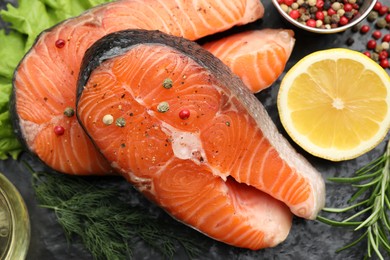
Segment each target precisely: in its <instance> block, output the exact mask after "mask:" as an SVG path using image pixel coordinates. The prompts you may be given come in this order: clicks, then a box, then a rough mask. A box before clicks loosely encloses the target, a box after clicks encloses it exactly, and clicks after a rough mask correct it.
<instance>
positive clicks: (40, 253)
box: [0, 0, 390, 260]
mask: <svg viewBox="0 0 390 260" xmlns="http://www.w3.org/2000/svg"><path fill="white" fill-rule="evenodd" d="M5 2H13V1H0V7H1V8H4V6H5ZM263 2H264V5H265V8H266V14H265V17H264V18H263V19H261V20H260V21H258V22H256V23H254V24H251V25H248V26H245V27H243V28H235V29H233V30H231V31H232V32H234V31H240V30H243V29H248V28H259V29H260V28H291V29H294V31H295V34H296V45H295V48H294V51H293V54H292V56H291V58H290V60H289V62H288V64H287V67H286V70H285V71H287V70H288V69H289V68H290V67H291V66H292V65H293V64H295V63H296V62H297V61H298V60H299V59H301V58H302V57H304V56H305V55H307V54H309V53H311V52H313V51H316V50H322V49H328V48H334V47H348V48H351V49H354V50H358V51H362V50H364V49H365V43H366V41H367V39H368V38H369V37H370V35H371V34H370V33H369V34H366V35H364V36H362V35H361V34H359V33H354V32H352V31H351V30H348V31H346V32H343V33H339V34H334V35H316V34H312V33H307V32H304V31H301V30H298V29H296V28H292V27H291V26H290V25H289V24H286V23H284V21H282V20H281V17H280V15H279V14H278V13H277V11H276V10H275V9H274V7H273V6H272V4H271V3H270V2H271V1H269V0H264V1H263ZM382 2H383V3H388V4H389V3H390V1H389V0H386V1H382ZM1 26H3V24H1ZM348 38H353V39H354V40H355V41H354V43H353V44H352V45H351V46H347V45H346V41H347V39H348ZM282 77H283V75H282V76H281V77H280V78H282ZM279 83H280V81H277V82H276V83H275V84H274V85H273V86H272V87H270V88H269V89H267V90H265V91H263V92H262V93H260V94H257V97H258V98H259V100H260V101H261V102H262V103H263V104H264V105H265V107H266V109H267V110H268V112H269V114H270V115H271V117H272V119H273V120H274V122H275V124H276V125H277V127H278V128H279V130H280V131H281V132H282V133H283V134H284V135H285V136H286V137H287V138H288V136H287V135H286V133H285V132H284V130H283V128H282V126H281V124H280V121H279V118H278V113H277V109H276V95H277V92H278V87H279ZM387 139H388V138H386V140H385V141H384V142H382V143H381V144H380V145H379V146H378V147H376V148H375V149H374V150H373V151H371V152H369V153H367V154H365V155H363V156H360V157H359V158H357V159H354V160H349V161H346V162H339V163H333V162H328V161H325V160H322V159H318V158H314V157H312V156H310V155H308V154H307V153H305V152H304V151H302V150H301V149H300V148H299V147H297V146H296V145H294V146H295V147H296V149H297V150H298V151H299V152H301V153H302V154H303V155H304V156H305V157H307V158H308V159H309V160H310V162H311V163H312V164H313V165H314V166H315V167H316V168H317V169H318V170H319V171H320V172H321V173H322V174H323V176H324V178H327V177H330V176H350V175H352V174H353V172H354V171H355V170H356V169H358V168H359V167H361V166H363V165H364V164H365V163H367V162H368V161H370V160H371V159H373V158H374V157H376V156H378V155H380V154H381V153H382V152H383V151H384V147H385V142H386V141H387ZM289 140H290V139H289ZM21 160H27V161H28V162H29V163H31V164H32V165H33V166H34V167H35V169H41V168H42V165H41V164H40V163H39V162H38V161H37V160H35V159H33V158H31V157H30V156H29V155H27V154H23V155H22V157H21V158H20V160H19V161H13V160H6V161H0V172H2V173H4V174H5V175H6V176H7V177H8V178H9V180H10V181H11V182H13V183H14V184H15V186H16V187H17V188H18V189H19V191H20V193H21V194H22V196H23V198H24V199H25V201H26V204H27V207H28V211H29V214H30V221H31V243H30V249H29V253H28V259H71V258H72V259H73V258H74V259H91V258H92V257H91V256H90V254H89V253H88V252H87V251H86V250H85V249H84V247H83V245H82V244H81V243H79V242H78V241H77V240H76V241H75V242H73V243H71V244H70V245H68V243H67V241H66V238H65V236H64V234H63V231H62V229H61V227H60V226H59V225H58V224H57V222H56V219H55V216H54V214H53V213H52V212H51V211H49V210H46V209H42V208H40V207H39V206H38V205H37V201H36V198H35V195H34V191H33V189H32V187H31V175H30V173H29V172H28V171H27V169H26V168H25V167H24V166H23V164H22V163H21ZM113 185H120V186H121V188H122V189H123V190H125V191H126V190H128V192H129V193H130V195H131V196H134V197H135V198H138V197H139V195H138V194H136V193H135V191H134V190H133V189H132V188H131V187H130V185H129V184H127V183H124V182H122V181H121V180H114V181H113ZM132 193H133V194H132ZM350 193H351V189H350V187H349V186H348V185H340V184H333V183H329V182H327V206H328V207H337V206H342V205H344V204H345V201H346V198H347V197H348V196H349V195H350ZM137 201H141V202H142V203H148V202H145V201H144V200H142V199H138V200H137ZM149 206H150V207H151V208H152V211H158V210H159V209H157V208H156V207H154V206H153V205H149ZM161 214H165V213H162V212H161ZM167 218H169V217H168V216H167ZM171 221H174V220H171ZM183 229H188V232H195V231H192V230H190V229H189V228H187V227H185V226H183ZM357 235H358V233H356V234H355V233H353V232H352V231H348V230H346V229H345V228H336V227H330V226H327V225H325V224H322V223H320V222H317V221H306V220H302V219H298V218H296V219H294V222H293V227H292V230H291V232H290V234H289V236H288V238H287V240H286V241H285V242H283V243H282V244H280V245H279V246H277V247H275V248H272V249H265V250H260V251H250V250H244V249H239V248H233V247H230V246H227V245H224V244H221V243H218V242H215V241H213V240H211V239H209V238H207V237H204V240H205V241H206V245H207V246H208V247H209V249H208V250H207V251H206V252H204V255H202V257H200V258H201V259H223V258H224V259H294V260H295V259H311V260H315V259H362V258H363V255H364V253H365V252H366V245H365V244H361V245H359V246H357V247H354V248H353V249H351V250H346V251H343V252H341V253H338V254H336V253H335V250H336V249H337V248H339V247H340V246H342V245H344V244H346V243H348V242H351V241H352V239H356V238H357V237H358V236H357ZM178 252H179V253H178V255H177V256H176V257H175V258H177V259H185V255H184V254H183V253H182V251H180V250H179V251H178ZM134 258H135V259H159V258H160V256H159V255H158V254H157V253H156V252H154V251H152V250H150V249H149V248H148V247H145V246H144V245H143V244H142V243H140V244H139V245H138V247H137V250H136V252H135V254H134Z"/></svg>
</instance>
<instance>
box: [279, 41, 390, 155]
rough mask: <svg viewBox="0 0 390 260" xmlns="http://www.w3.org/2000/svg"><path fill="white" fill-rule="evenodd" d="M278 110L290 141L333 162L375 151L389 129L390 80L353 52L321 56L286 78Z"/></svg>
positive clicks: (308, 59) (304, 62)
mask: <svg viewBox="0 0 390 260" xmlns="http://www.w3.org/2000/svg"><path fill="white" fill-rule="evenodd" d="M277 106H278V111H279V115H280V120H281V122H282V124H283V127H284V128H285V129H286V131H287V133H288V134H289V135H290V137H291V138H292V139H293V140H294V141H295V142H296V143H297V144H298V145H299V146H301V147H302V148H303V149H304V150H306V151H307V152H309V153H310V154H313V155H315V156H317V157H321V158H324V159H328V160H331V161H342V160H348V159H353V158H356V157H358V156H360V155H362V154H364V153H366V152H368V151H370V150H371V149H373V148H375V147H376V146H377V145H378V144H379V143H380V142H381V141H382V140H383V139H384V138H385V136H386V134H387V132H388V130H389V127H390V110H389V109H390V77H389V75H388V74H387V72H386V71H385V70H384V69H383V68H382V67H381V66H379V65H378V64H377V63H376V62H375V61H373V60H372V59H370V58H369V57H367V56H366V55H364V54H362V53H360V52H357V51H352V50H349V49H343V48H336V49H328V50H323V51H317V52H314V53H312V54H309V55H307V56H306V57H304V58H303V59H301V60H300V61H299V62H298V63H297V64H295V65H294V66H293V67H292V68H291V69H290V70H289V71H288V72H287V73H286V75H285V76H284V78H283V79H282V82H281V85H280V89H279V93H278V99H277Z"/></svg>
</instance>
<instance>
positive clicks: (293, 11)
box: [272, 0, 377, 34]
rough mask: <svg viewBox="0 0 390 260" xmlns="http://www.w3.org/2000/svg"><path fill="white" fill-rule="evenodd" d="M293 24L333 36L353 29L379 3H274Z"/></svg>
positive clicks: (321, 0)
mask: <svg viewBox="0 0 390 260" xmlns="http://www.w3.org/2000/svg"><path fill="white" fill-rule="evenodd" d="M272 2H273V4H274V6H275V7H276V9H277V10H278V11H279V13H280V14H281V16H282V17H284V18H285V19H286V20H287V21H288V22H289V23H291V24H293V25H295V26H296V27H298V28H301V29H304V30H306V31H310V32H314V33H321V34H331V33H338V32H342V31H345V30H347V29H348V28H351V27H353V26H354V25H356V24H358V23H359V22H361V21H362V20H363V19H364V18H365V17H366V16H367V15H368V14H369V13H370V11H371V10H372V9H373V7H374V5H375V3H376V2H377V0H272Z"/></svg>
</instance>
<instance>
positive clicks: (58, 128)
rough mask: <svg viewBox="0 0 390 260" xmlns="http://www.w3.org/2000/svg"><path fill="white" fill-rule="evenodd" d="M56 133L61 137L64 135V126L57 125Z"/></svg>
mask: <svg viewBox="0 0 390 260" xmlns="http://www.w3.org/2000/svg"><path fill="white" fill-rule="evenodd" d="M54 133H55V134H56V135H58V136H60V135H63V134H64V133H65V128H64V127H63V126H60V125H56V126H55V127H54Z"/></svg>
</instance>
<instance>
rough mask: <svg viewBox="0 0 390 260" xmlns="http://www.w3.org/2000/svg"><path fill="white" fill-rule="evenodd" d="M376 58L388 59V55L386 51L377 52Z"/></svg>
mask: <svg viewBox="0 0 390 260" xmlns="http://www.w3.org/2000/svg"><path fill="white" fill-rule="evenodd" d="M378 57H379V60H384V59H387V58H388V57H389V54H388V53H387V51H381V52H379V54H378Z"/></svg>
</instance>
